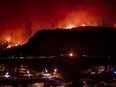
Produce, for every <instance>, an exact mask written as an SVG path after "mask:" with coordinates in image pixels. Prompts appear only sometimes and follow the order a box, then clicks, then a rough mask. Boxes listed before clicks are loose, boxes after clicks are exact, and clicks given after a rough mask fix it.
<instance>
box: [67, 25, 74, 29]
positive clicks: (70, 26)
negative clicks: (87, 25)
mask: <svg viewBox="0 0 116 87" xmlns="http://www.w3.org/2000/svg"><path fill="white" fill-rule="evenodd" d="M74 27H76V26H75V25H69V26H67V27H66V28H67V29H71V28H74Z"/></svg>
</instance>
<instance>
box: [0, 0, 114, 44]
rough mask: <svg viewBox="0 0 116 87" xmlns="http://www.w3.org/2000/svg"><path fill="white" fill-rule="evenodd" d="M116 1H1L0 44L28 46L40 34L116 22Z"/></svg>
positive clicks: (107, 24)
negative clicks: (4, 42)
mask: <svg viewBox="0 0 116 87" xmlns="http://www.w3.org/2000/svg"><path fill="white" fill-rule="evenodd" d="M115 9H116V3H115V1H114V0H0V41H4V40H6V39H7V38H9V37H10V39H11V41H13V42H21V43H25V42H27V41H28V39H29V38H30V37H31V36H32V35H33V34H34V33H35V32H36V31H38V30H41V29H51V28H56V27H59V28H66V27H67V26H68V25H74V26H81V25H93V26H96V25H98V23H99V25H102V20H103V15H104V19H105V21H106V26H110V25H111V24H112V25H114V24H115V22H116V16H115V15H116V10H115Z"/></svg>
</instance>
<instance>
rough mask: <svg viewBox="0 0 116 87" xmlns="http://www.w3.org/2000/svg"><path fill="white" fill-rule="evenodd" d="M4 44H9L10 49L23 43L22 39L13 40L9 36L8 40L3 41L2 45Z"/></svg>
mask: <svg viewBox="0 0 116 87" xmlns="http://www.w3.org/2000/svg"><path fill="white" fill-rule="evenodd" d="M4 44H7V46H6V49H10V48H13V47H17V46H20V45H22V43H21V42H20V41H15V40H12V38H11V37H7V38H6V40H5V41H4V42H3V43H2V45H4Z"/></svg>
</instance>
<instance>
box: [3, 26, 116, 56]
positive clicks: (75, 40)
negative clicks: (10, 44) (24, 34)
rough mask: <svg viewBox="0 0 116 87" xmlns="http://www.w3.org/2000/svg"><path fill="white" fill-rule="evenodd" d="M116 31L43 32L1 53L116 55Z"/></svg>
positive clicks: (98, 29) (108, 29)
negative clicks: (23, 43) (21, 44)
mask: <svg viewBox="0 0 116 87" xmlns="http://www.w3.org/2000/svg"><path fill="white" fill-rule="evenodd" d="M115 50H116V29H115V28H105V27H89V26H88V27H78V28H73V29H71V30H70V29H69V30H67V29H55V30H41V31H38V32H36V33H35V34H34V35H33V37H31V38H30V39H29V41H28V42H27V43H26V44H25V45H23V46H20V47H17V48H12V49H9V50H6V51H4V52H2V53H1V55H2V56H6V55H7V56H8V55H24V56H25V55H31V56H32V55H60V54H64V55H66V54H68V53H70V52H74V53H75V54H78V55H81V54H102V55H115V54H116V51H115Z"/></svg>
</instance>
